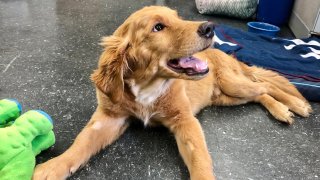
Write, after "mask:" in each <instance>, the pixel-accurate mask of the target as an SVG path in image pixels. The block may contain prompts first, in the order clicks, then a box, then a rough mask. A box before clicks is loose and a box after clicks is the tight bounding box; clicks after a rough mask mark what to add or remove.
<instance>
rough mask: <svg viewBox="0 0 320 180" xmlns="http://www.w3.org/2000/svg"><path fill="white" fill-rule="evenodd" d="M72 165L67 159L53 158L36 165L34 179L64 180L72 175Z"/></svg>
mask: <svg viewBox="0 0 320 180" xmlns="http://www.w3.org/2000/svg"><path fill="white" fill-rule="evenodd" d="M70 174H71V173H70V167H69V166H68V164H67V162H66V161H63V160H60V159H59V158H53V159H51V160H49V161H47V162H45V163H43V164H39V165H37V166H36V168H35V171H34V174H33V177H32V179H33V180H62V179H66V178H67V177H68V176H69V175H70Z"/></svg>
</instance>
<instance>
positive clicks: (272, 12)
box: [257, 0, 294, 26]
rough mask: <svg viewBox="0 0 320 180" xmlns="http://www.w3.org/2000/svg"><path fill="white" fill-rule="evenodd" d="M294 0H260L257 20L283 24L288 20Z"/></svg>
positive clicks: (278, 24)
mask: <svg viewBox="0 0 320 180" xmlns="http://www.w3.org/2000/svg"><path fill="white" fill-rule="evenodd" d="M293 3H294V0H259V4H258V12H257V20H258V21H261V22H266V23H270V24H274V25H277V26H281V25H283V24H285V23H287V22H288V19H289V17H290V14H291V10H292V6H293Z"/></svg>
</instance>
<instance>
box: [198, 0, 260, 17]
mask: <svg viewBox="0 0 320 180" xmlns="http://www.w3.org/2000/svg"><path fill="white" fill-rule="evenodd" d="M195 2H196V6H197V9H198V11H199V13H201V14H217V15H225V16H230V17H237V18H241V19H246V18H249V17H252V16H253V15H254V13H255V12H256V9H257V5H258V0H195Z"/></svg>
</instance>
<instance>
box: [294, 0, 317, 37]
mask: <svg viewBox="0 0 320 180" xmlns="http://www.w3.org/2000/svg"><path fill="white" fill-rule="evenodd" d="M319 8H320V0H295V4H294V7H293V10H292V14H291V18H290V21H289V26H290V28H291V30H292V31H293V33H294V34H295V36H297V37H298V38H302V37H308V36H309V32H310V31H312V30H313V29H314V26H315V21H316V18H317V15H318V11H319Z"/></svg>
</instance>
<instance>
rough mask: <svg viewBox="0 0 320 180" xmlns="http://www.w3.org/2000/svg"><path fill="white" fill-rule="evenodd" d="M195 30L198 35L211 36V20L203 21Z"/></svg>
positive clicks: (212, 33) (212, 30)
mask: <svg viewBox="0 0 320 180" xmlns="http://www.w3.org/2000/svg"><path fill="white" fill-rule="evenodd" d="M197 32H198V34H199V36H200V37H204V38H212V37H213V36H214V24H213V23H212V22H205V23H203V24H201V25H200V26H199V28H198V31H197Z"/></svg>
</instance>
